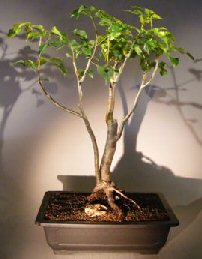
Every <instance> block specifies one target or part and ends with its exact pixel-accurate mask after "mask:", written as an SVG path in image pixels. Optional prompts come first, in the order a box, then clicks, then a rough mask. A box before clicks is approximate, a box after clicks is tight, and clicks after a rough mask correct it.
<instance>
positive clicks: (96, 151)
mask: <svg viewBox="0 0 202 259" xmlns="http://www.w3.org/2000/svg"><path fill="white" fill-rule="evenodd" d="M96 49H97V35H96V40H95V46H94V48H93V52H92V54H91V56H90V58H89V59H88V62H87V64H86V68H85V70H84V73H83V76H82V77H81V78H79V73H78V68H77V65H76V58H75V54H74V51H73V50H72V63H73V66H74V71H75V75H76V78H77V88H78V95H79V103H78V107H79V110H80V114H81V118H82V119H83V121H84V124H85V126H86V129H87V132H88V133H89V136H90V138H91V141H92V144H93V152H94V167H95V176H96V183H97V184H98V183H99V182H100V180H101V173H100V167H99V162H100V158H99V149H98V145H97V140H96V137H95V134H94V132H93V129H92V127H91V125H90V122H89V119H88V117H87V115H86V114H85V111H84V108H83V91H82V83H83V81H84V79H85V77H86V74H87V72H88V69H89V67H90V65H91V62H92V59H93V58H94V55H95V52H96Z"/></svg>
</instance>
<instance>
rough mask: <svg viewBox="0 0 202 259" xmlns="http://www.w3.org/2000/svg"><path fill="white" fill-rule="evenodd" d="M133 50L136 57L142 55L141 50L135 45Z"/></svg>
mask: <svg viewBox="0 0 202 259" xmlns="http://www.w3.org/2000/svg"><path fill="white" fill-rule="evenodd" d="M134 50H135V52H136V53H137V55H138V56H140V55H141V54H142V50H141V48H140V46H139V45H137V44H135V45H134Z"/></svg>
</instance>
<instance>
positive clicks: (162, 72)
mask: <svg viewBox="0 0 202 259" xmlns="http://www.w3.org/2000/svg"><path fill="white" fill-rule="evenodd" d="M166 65H167V64H166V63H165V62H163V61H161V62H160V63H159V66H158V67H159V72H160V75H161V76H164V75H166V74H167V72H168V71H167V69H166Z"/></svg>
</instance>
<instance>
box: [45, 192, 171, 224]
mask: <svg viewBox="0 0 202 259" xmlns="http://www.w3.org/2000/svg"><path fill="white" fill-rule="evenodd" d="M88 195H89V194H78V193H68V192H67V193H66V192H56V193H52V194H51V195H50V199H49V202H48V205H47V208H46V211H45V214H44V220H45V221H46V222H47V221H54V222H55V221H57V222H62V223H67V222H71V221H74V222H75V221H76V222H82V223H91V222H94V223H97V222H98V223H102V222H104V223H106V222H109V223H110V222H114V223H116V222H117V223H118V222H120V219H118V218H117V215H116V213H115V212H113V211H112V210H111V209H110V208H109V205H108V203H107V200H106V199H104V200H102V201H99V203H101V204H103V205H105V206H107V207H108V211H107V213H106V214H105V215H101V216H98V217H90V216H88V215H87V214H86V213H85V212H84V208H85V206H86V204H87V203H88V201H87V197H88ZM127 196H128V197H130V198H131V199H133V200H134V201H135V202H136V203H137V204H138V205H139V206H140V207H141V209H140V210H139V209H137V208H136V207H135V206H134V205H133V204H132V203H131V202H129V201H128V200H126V199H119V200H118V201H117V202H116V203H117V205H119V206H120V207H121V209H122V210H123V212H124V219H123V222H126V223H133V222H148V221H163V220H168V219H169V217H168V214H167V212H166V210H165V209H164V207H163V205H162V203H161V200H160V198H159V197H158V195H157V194H153V193H134V194H132V193H130V194H129V193H128V194H127Z"/></svg>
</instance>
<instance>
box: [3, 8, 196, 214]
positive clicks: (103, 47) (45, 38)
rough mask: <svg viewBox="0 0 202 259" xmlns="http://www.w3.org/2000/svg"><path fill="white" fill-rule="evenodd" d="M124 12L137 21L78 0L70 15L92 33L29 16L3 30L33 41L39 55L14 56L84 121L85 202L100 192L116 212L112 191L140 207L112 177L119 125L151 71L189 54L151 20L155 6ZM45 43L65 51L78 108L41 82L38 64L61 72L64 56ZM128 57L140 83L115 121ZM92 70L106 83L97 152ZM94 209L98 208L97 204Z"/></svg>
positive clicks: (120, 132)
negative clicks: (90, 157) (88, 174)
mask: <svg viewBox="0 0 202 259" xmlns="http://www.w3.org/2000/svg"><path fill="white" fill-rule="evenodd" d="M126 12H129V13H131V14H132V15H134V16H136V18H138V21H139V22H138V24H137V25H134V24H133V25H130V24H128V23H126V22H124V21H122V20H120V19H118V18H116V17H114V16H111V15H110V14H108V13H107V12H105V11H104V10H100V9H97V8H96V7H94V6H90V7H87V6H84V5H81V6H80V7H79V8H78V9H76V10H74V11H73V13H72V17H74V18H76V19H79V18H80V17H81V16H86V17H87V18H88V19H89V20H90V21H91V23H92V28H93V30H94V36H93V38H89V35H88V33H87V32H86V31H85V30H83V29H81V28H76V29H74V31H73V36H72V37H70V36H69V35H68V34H67V33H65V32H61V31H60V30H59V29H58V28H57V27H56V26H53V27H52V28H51V29H46V28H45V27H44V26H43V25H35V24H32V23H31V22H21V23H18V24H14V25H13V26H12V28H11V29H10V30H9V33H8V36H9V37H12V38H13V37H16V36H19V34H24V36H25V38H26V40H27V41H31V42H32V41H33V42H38V55H37V56H36V57H35V59H33V60H31V59H26V60H19V61H18V62H17V63H18V64H21V65H23V66H24V67H26V68H28V69H33V70H35V71H36V73H37V77H38V84H39V87H40V89H41V91H42V92H43V93H44V94H45V96H46V97H47V99H48V100H49V101H50V102H51V103H52V104H53V105H55V106H57V107H58V108H59V109H61V110H63V111H65V112H67V113H70V114H72V115H73V116H76V117H78V118H79V119H81V120H82V121H83V123H84V125H85V127H86V130H87V132H88V134H89V136H90V139H91V142H92V146H93V151H94V169H95V177H96V186H95V188H94V190H93V192H92V194H91V195H90V196H89V197H88V200H89V203H90V202H92V201H94V203H96V202H95V201H96V199H98V198H99V197H100V196H103V195H105V197H107V201H108V204H109V206H110V208H111V209H112V210H114V211H116V212H117V215H119V216H120V217H121V215H122V211H121V209H120V208H119V206H118V205H117V202H116V199H117V197H119V198H123V199H127V200H128V201H129V202H131V203H133V204H134V206H135V207H136V209H139V205H138V204H137V203H136V202H135V201H133V200H132V199H130V198H129V197H127V196H126V195H125V194H124V192H123V191H121V190H120V189H119V188H118V187H117V186H116V185H115V184H114V183H113V182H112V180H111V170H110V168H111V164H112V161H113V157H114V154H115V151H116V146H117V143H118V141H119V140H120V139H121V137H122V135H123V131H124V127H125V125H126V124H127V122H128V120H129V119H130V118H131V116H132V115H133V114H134V113H135V111H136V107H137V104H138V101H139V99H140V98H141V95H142V93H143V91H144V90H145V88H146V87H148V86H149V84H150V83H151V81H152V80H153V79H154V77H155V76H156V75H157V74H158V73H160V75H161V76H164V75H165V74H166V72H167V65H168V63H169V65H170V64H171V65H172V66H173V67H176V66H177V65H178V63H179V58H178V57H176V55H175V54H179V53H181V54H186V55H188V56H189V57H190V58H192V59H193V57H192V56H191V54H189V53H188V52H186V51H185V50H184V49H182V48H177V47H176V46H175V38H174V36H173V35H172V34H171V32H170V31H168V29H167V28H165V27H161V26H160V27H156V26H154V22H155V21H156V20H161V19H162V18H161V17H160V16H159V15H158V14H156V13H155V12H154V11H152V10H149V9H144V8H141V7H137V6H132V7H131V9H130V10H126ZM50 48H54V49H56V50H58V51H59V50H62V51H63V52H64V51H65V54H66V58H67V59H69V60H70V61H71V64H72V66H73V69H74V73H75V77H76V82H77V92H78V104H77V109H72V108H71V107H68V106H66V105H64V104H62V103H60V102H58V101H57V100H56V99H55V98H54V97H53V96H52V95H51V94H50V93H49V92H48V91H47V89H46V87H45V85H44V79H43V77H42V72H41V68H42V67H43V66H45V65H47V64H51V65H53V66H56V67H57V68H58V69H59V70H60V71H61V72H62V74H64V75H66V66H65V65H64V62H63V60H62V59H60V58H58V57H53V56H49V55H47V50H48V49H50ZM131 59H133V60H138V62H139V65H140V69H141V71H142V76H141V83H140V86H139V88H138V90H137V92H136V94H135V93H134V100H133V103H132V106H131V108H130V109H129V111H128V113H127V114H125V115H123V118H122V119H121V121H118V120H117V119H116V118H115V117H114V109H115V101H116V91H117V88H118V86H119V85H118V82H119V79H120V77H121V75H122V73H123V72H124V70H125V67H126V65H127V63H128V61H130V60H131ZM95 73H98V74H99V75H100V76H101V77H102V78H103V79H104V83H105V84H106V85H107V88H108V100H107V105H106V116H105V122H106V130H107V137H106V143H105V148H104V152H103V154H102V156H100V152H99V148H98V144H97V140H96V137H95V134H94V131H93V128H92V126H91V123H90V121H89V118H88V115H87V114H86V111H85V108H84V105H83V98H84V97H83V83H84V81H85V80H86V79H87V77H88V76H89V77H91V78H93V76H94V74H95ZM99 209H100V208H99ZM94 210H95V211H96V210H98V209H97V207H96V204H95V206H94ZM86 213H88V210H86ZM95 215H97V214H96V213H95Z"/></svg>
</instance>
